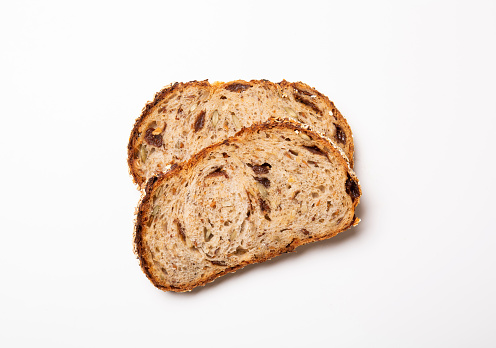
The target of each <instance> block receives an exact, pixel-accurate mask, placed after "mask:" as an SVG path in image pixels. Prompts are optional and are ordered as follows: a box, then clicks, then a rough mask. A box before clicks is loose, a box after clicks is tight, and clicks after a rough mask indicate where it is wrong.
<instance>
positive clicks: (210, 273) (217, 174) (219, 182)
mask: <svg viewBox="0 0 496 348" xmlns="http://www.w3.org/2000/svg"><path fill="white" fill-rule="evenodd" d="M360 195H361V189H360V186H359V184H358V180H357V178H356V176H355V174H354V172H353V170H352V169H350V167H349V163H348V162H347V160H346V158H345V157H343V156H342V151H341V150H340V149H339V148H338V147H337V146H335V145H334V144H332V143H331V142H330V141H329V140H327V139H324V138H322V137H320V136H319V135H318V134H317V133H315V132H312V131H310V130H308V129H305V128H304V127H303V126H301V125H299V124H297V123H294V122H267V123H264V124H257V125H253V126H252V127H250V128H245V129H243V130H242V131H240V132H239V133H238V134H236V135H235V136H234V137H231V138H229V139H227V140H225V141H224V142H222V143H218V144H214V145H212V146H210V147H207V148H205V149H204V150H202V151H201V152H199V153H198V154H196V155H194V156H193V157H192V158H191V159H190V160H189V161H188V162H183V163H182V164H179V165H177V166H176V167H174V168H173V169H171V170H170V171H169V172H167V173H165V174H160V175H159V176H158V177H153V178H151V179H150V180H149V181H148V183H147V185H146V188H145V196H144V198H143V199H142V201H141V204H140V206H139V207H138V215H137V222H136V229H135V249H136V252H137V255H138V257H139V259H140V264H141V267H142V269H143V271H144V273H145V274H146V275H147V277H148V278H149V279H150V280H151V282H152V283H153V284H154V285H155V286H156V287H158V288H160V289H162V290H165V291H169V290H170V291H187V290H191V289H193V288H194V287H196V286H199V285H205V284H206V283H207V282H210V281H212V280H214V279H215V278H217V277H220V276H222V275H224V274H226V273H229V272H234V271H235V270H237V269H239V268H242V267H244V266H246V265H248V264H252V263H257V262H263V261H265V260H268V259H270V258H272V257H274V256H277V255H279V254H281V253H284V252H288V251H291V250H293V249H294V248H296V247H297V246H300V245H303V244H306V243H310V242H313V241H317V240H322V239H327V238H331V237H333V236H335V235H336V234H338V233H339V232H342V231H344V230H346V229H347V228H349V227H350V226H352V225H355V224H357V223H358V221H359V220H358V219H357V218H356V217H355V214H354V211H355V207H356V205H357V204H358V202H359V200H360Z"/></svg>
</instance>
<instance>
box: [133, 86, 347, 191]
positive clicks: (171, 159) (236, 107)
mask: <svg viewBox="0 0 496 348" xmlns="http://www.w3.org/2000/svg"><path fill="white" fill-rule="evenodd" d="M270 118H277V119H281V118H286V119H288V118H289V119H292V120H294V121H297V122H301V123H304V124H308V125H310V126H311V127H312V129H314V130H316V131H318V132H321V133H323V134H324V135H325V136H327V137H329V138H332V139H333V140H334V141H335V143H336V144H337V145H338V146H340V147H341V148H342V149H343V150H344V152H345V153H346V156H347V157H348V158H349V160H350V162H351V165H352V167H353V137H352V133H351V130H350V127H349V126H348V123H347V122H346V120H345V119H344V118H343V116H342V115H341V114H340V112H339V111H338V110H337V109H336V107H335V106H334V104H333V103H332V102H331V101H330V100H329V99H328V98H327V97H326V96H324V95H323V94H321V93H319V92H318V91H316V90H315V89H313V88H311V87H310V86H308V85H306V84H304V83H301V82H296V83H290V82H287V81H282V82H280V83H272V82H269V81H266V80H259V81H257V80H252V81H250V82H247V81H242V80H238V81H233V82H228V83H220V82H218V83H214V84H210V83H209V82H208V81H199V82H198V81H192V82H188V83H175V84H173V85H171V86H169V87H167V88H165V89H163V90H162V91H161V92H159V93H157V94H156V95H155V99H154V100H153V101H152V102H149V103H148V104H147V105H146V106H145V108H144V109H143V112H142V115H141V117H140V118H138V120H137V121H136V123H135V125H134V129H133V131H132V133H131V137H130V140H129V145H128V163H129V168H130V172H131V175H132V176H133V179H134V181H135V182H136V183H137V184H138V185H139V186H140V187H142V186H143V185H144V184H145V183H146V180H147V179H148V178H150V177H151V176H153V175H155V174H157V173H160V172H163V171H166V170H167V169H168V168H169V166H170V165H172V164H177V163H180V162H183V161H186V160H188V159H189V158H190V157H191V156H193V155H194V154H195V153H197V152H199V151H200V150H202V149H203V148H204V147H206V146H209V145H211V144H214V143H217V142H220V141H222V140H224V139H227V138H228V137H230V136H233V135H234V134H235V133H236V132H238V131H239V130H241V128H242V127H249V126H250V125H252V124H254V123H260V122H265V121H267V120H269V119H270Z"/></svg>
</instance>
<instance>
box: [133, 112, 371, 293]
mask: <svg viewBox="0 0 496 348" xmlns="http://www.w3.org/2000/svg"><path fill="white" fill-rule="evenodd" d="M277 127H288V128H290V129H292V130H295V131H300V132H303V133H305V134H307V135H309V136H314V137H316V138H317V140H318V141H319V142H320V143H325V144H326V145H327V146H329V147H330V148H332V151H334V152H335V154H336V155H337V157H338V158H339V161H341V162H342V163H343V165H345V166H346V167H347V169H348V170H347V171H348V174H350V176H351V177H353V178H354V180H355V181H356V182H357V184H358V188H359V191H360V195H359V196H358V197H357V198H356V199H354V200H353V211H355V209H356V206H357V205H358V204H359V202H360V197H361V195H362V189H361V187H360V185H359V180H358V178H357V177H356V175H355V173H354V171H353V169H352V168H351V167H350V164H349V162H348V161H347V160H346V158H343V156H342V154H341V152H340V151H339V147H338V146H337V145H335V144H334V143H333V142H332V141H331V140H329V139H327V138H323V137H322V136H320V135H319V134H318V133H316V132H314V131H312V130H311V129H309V127H308V126H304V127H302V126H301V125H300V124H298V123H296V122H293V121H287V120H284V121H269V122H264V123H259V124H255V125H252V126H251V127H248V128H243V129H242V130H240V131H239V132H238V133H236V134H235V135H234V136H233V137H231V138H228V139H226V140H224V141H222V142H219V143H216V144H213V145H210V146H208V147H206V148H204V149H203V150H202V151H200V152H198V153H197V154H195V155H194V156H193V157H192V158H191V159H189V160H188V161H186V162H183V163H182V164H179V165H177V166H174V167H173V168H171V169H170V170H169V171H168V172H166V173H161V174H159V175H157V176H154V177H152V178H150V179H149V180H148V182H147V183H146V186H145V190H144V194H143V196H142V199H141V201H140V203H139V206H138V209H137V218H136V225H135V232H134V250H135V253H136V255H137V256H138V259H139V262H140V266H141V269H142V270H143V273H145V275H146V276H147V278H148V279H149V280H150V281H151V283H152V284H153V285H154V286H155V287H157V288H158V289H160V290H163V291H173V292H186V291H191V290H193V289H194V288H196V287H198V286H205V285H206V284H207V283H210V282H212V281H214V280H215V279H217V278H219V277H221V276H223V275H225V274H227V273H231V272H235V271H236V270H238V269H240V268H244V267H245V266H248V265H250V264H255V263H261V262H264V261H267V260H269V259H272V258H274V257H276V256H279V255H282V254H284V253H287V252H291V251H293V250H294V249H295V248H297V247H299V246H301V245H305V244H309V243H312V242H316V241H320V240H325V239H330V238H332V237H334V236H336V235H337V234H339V233H341V232H343V231H345V230H347V229H348V228H350V227H351V226H356V225H357V224H358V223H359V222H360V219H358V218H357V217H356V216H355V214H353V218H352V219H351V220H350V222H349V224H348V225H346V227H344V228H343V229H341V230H339V231H337V232H334V233H332V234H329V235H325V236H322V237H312V238H309V239H306V240H304V241H302V240H295V241H294V242H292V243H291V244H289V245H287V246H286V247H285V248H283V249H280V250H276V251H274V252H272V253H269V254H267V255H265V256H263V257H261V258H252V259H250V260H247V261H243V262H242V263H240V264H239V265H236V266H234V267H229V268H226V269H224V270H222V271H221V272H219V273H214V274H212V275H210V276H207V277H206V278H203V279H200V280H199V281H198V282H196V283H193V284H185V285H184V286H182V287H175V286H168V287H166V286H162V285H160V284H159V283H158V282H157V281H156V280H155V278H154V277H153V274H152V273H151V272H150V266H149V265H148V263H147V261H146V259H145V257H144V255H143V254H144V253H143V250H144V245H143V236H142V229H143V224H144V222H145V220H144V216H145V215H149V210H150V207H149V201H150V198H151V197H152V191H153V188H154V186H155V185H156V183H160V182H162V181H164V180H166V179H167V178H168V177H170V176H173V175H175V174H176V172H179V171H180V170H182V169H183V168H184V169H185V170H188V169H189V168H191V167H193V166H194V165H195V164H196V163H197V162H198V161H199V160H200V159H202V158H203V157H204V156H206V155H207V154H208V153H209V152H210V151H213V150H215V149H216V148H217V147H219V146H221V145H223V144H229V143H230V142H232V141H236V140H237V139H238V138H239V137H240V136H241V135H242V134H243V133H244V132H248V131H253V132H255V131H258V130H265V129H271V128H277Z"/></svg>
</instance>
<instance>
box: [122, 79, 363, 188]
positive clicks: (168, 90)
mask: <svg viewBox="0 0 496 348" xmlns="http://www.w3.org/2000/svg"><path fill="white" fill-rule="evenodd" d="M255 84H258V85H263V86H265V87H267V88H277V86H280V87H286V88H288V87H291V88H294V89H295V90H298V91H300V92H302V93H303V94H306V93H309V94H314V95H318V96H319V97H320V98H321V99H322V100H324V101H325V103H326V104H327V105H328V106H329V108H330V109H332V110H333V117H334V118H335V120H336V121H337V122H339V123H340V125H342V126H343V127H344V128H345V131H346V133H347V134H349V135H350V139H349V141H348V146H347V149H346V150H345V153H346V155H347V156H348V157H349V161H350V165H351V167H352V168H353V153H354V145H353V137H352V132H351V129H350V127H349V125H348V123H347V122H346V119H345V118H344V117H343V116H342V115H341V113H340V112H339V110H338V109H337V108H336V107H335V106H334V103H333V102H332V101H330V100H329V98H327V97H326V96H325V95H323V94H322V93H320V92H319V91H317V90H316V89H314V88H312V87H310V86H309V85H307V84H305V83H303V82H288V81H286V80H283V81H281V82H279V83H273V82H270V81H268V80H251V81H244V80H235V81H230V82H215V83H213V84H210V83H209V82H208V80H204V81H190V82H186V83H182V82H176V83H174V84H171V85H169V86H166V87H164V88H163V89H162V90H161V91H160V92H158V93H156V94H155V97H154V98H153V100H152V101H150V102H148V103H147V104H146V105H145V107H144V108H143V110H142V112H141V115H140V117H139V118H138V119H137V120H136V122H135V124H134V127H133V130H132V131H131V135H130V137H129V143H128V158H127V161H128V166H129V172H130V174H131V176H132V177H133V181H134V182H135V183H136V184H137V185H138V186H139V187H142V186H143V185H144V184H145V182H144V180H145V179H144V178H143V177H142V176H140V175H139V173H138V170H137V168H136V164H135V162H136V156H135V155H136V151H137V142H138V140H139V138H140V132H139V128H140V127H141V125H142V124H143V123H144V122H145V121H146V119H147V117H148V116H149V115H150V114H151V112H152V110H154V108H155V107H156V106H157V105H158V104H160V103H161V102H162V101H164V100H166V99H167V98H169V97H170V96H172V95H173V93H174V92H176V91H179V92H181V91H183V90H184V89H186V88H194V87H207V88H226V89H228V90H230V91H234V92H241V91H243V90H244V87H242V86H254V85H255ZM323 116H324V117H329V115H323Z"/></svg>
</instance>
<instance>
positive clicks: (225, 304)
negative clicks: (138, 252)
mask: <svg viewBox="0 0 496 348" xmlns="http://www.w3.org/2000/svg"><path fill="white" fill-rule="evenodd" d="M0 39H1V42H0V45H1V46H0V48H1V53H0V98H1V99H0V100H1V103H0V115H1V126H0V127H1V128H0V129H1V134H0V149H1V150H0V163H1V171H0V179H1V181H0V182H1V196H0V197H1V198H0V204H1V206H0V207H1V209H0V214H1V244H0V245H1V252H0V261H1V263H0V268H1V269H0V271H1V273H0V274H1V286H0V346H2V347H35V346H43V347H94V346H95V347H111V346H115V347H128V346H129V347H137V346H139V347H152V346H153V347H158V346H163V347H164V346H167V347H179V346H189V347H193V346H195V347H259V346H260V347H263V346H273V347H323V346H333V347H495V346H496V331H495V327H494V326H495V323H496V296H495V295H496V275H495V274H496V272H495V266H496V228H495V225H494V215H495V211H496V206H495V204H494V200H493V196H494V194H495V193H496V187H495V181H494V178H495V175H496V173H495V165H494V157H495V156H494V153H495V152H496V146H495V145H496V142H495V140H494V139H495V138H496V69H495V62H496V2H495V1H475V0H473V1H432V0H429V1H422V0H416V1H411V2H404V1H340V2H331V1H329V2H327V1H278V2H275V1H274V2H271V1H243V2H237V1H230V2H228V1H202V2H189V1H171V2H167V1H157V2H147V1H141V2H126V1H112V2H110V1H85V2H80V3H76V2H72V1H2V3H1V5H0ZM238 78H241V79H248V80H249V79H260V78H265V79H269V80H271V81H275V82H278V81H280V80H282V79H286V80H289V81H303V82H305V83H308V84H310V85H311V86H314V87H315V88H317V89H318V90H319V91H321V92H322V93H324V94H326V95H328V96H329V98H330V99H331V100H333V101H334V102H335V103H336V106H337V107H338V108H339V109H340V111H341V112H342V113H343V115H345V117H347V119H348V122H349V124H350V126H351V128H352V130H353V132H354V136H355V144H356V172H357V175H358V177H359V178H360V182H361V185H362V189H363V197H362V201H361V204H360V206H359V208H358V210H357V215H358V216H359V217H360V218H362V222H361V223H360V225H359V226H358V227H356V228H353V229H351V230H349V231H347V232H345V233H342V234H341V235H339V236H338V237H336V238H333V239H331V240H328V241H324V242H319V243H314V244H312V245H307V246H304V247H300V248H298V249H297V252H295V253H291V254H286V255H283V256H281V257H278V258H276V259H274V260H272V261H269V262H266V263H264V264H261V265H254V266H249V267H246V268H245V269H244V270H241V271H238V272H237V273H235V274H233V275H228V276H225V277H223V278H220V279H218V280H217V281H215V282H214V283H211V284H210V285H208V286H206V287H204V288H200V289H197V290H195V291H193V292H191V293H186V294H175V293H164V292H162V291H159V290H157V289H155V288H154V287H153V286H152V285H151V283H150V282H149V281H148V280H147V279H146V277H145V276H144V275H143V273H142V272H141V270H140V268H139V265H138V261H137V260H136V258H135V256H134V254H133V252H132V234H133V220H134V209H135V206H136V204H137V202H138V200H139V197H140V194H139V192H138V191H137V190H136V188H135V186H134V185H133V184H132V181H131V178H130V176H129V174H128V168H127V163H126V156H127V153H126V146H127V141H128V137H129V134H130V131H131V129H132V126H133V124H134V120H135V119H136V118H137V117H138V116H139V114H140V112H141V109H142V107H143V106H144V105H145V103H146V101H147V100H150V99H152V98H153V95H154V93H155V92H156V91H158V90H160V89H161V88H162V87H163V86H164V85H166V84H168V83H170V82H172V81H189V80H203V79H209V81H211V82H214V81H217V80H220V81H230V80H233V79H238Z"/></svg>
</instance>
